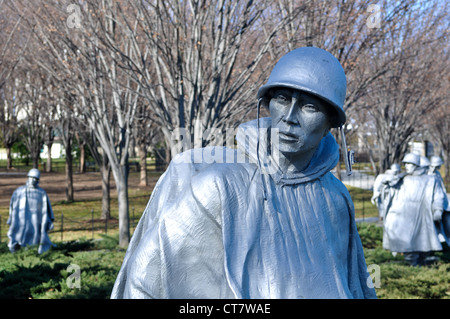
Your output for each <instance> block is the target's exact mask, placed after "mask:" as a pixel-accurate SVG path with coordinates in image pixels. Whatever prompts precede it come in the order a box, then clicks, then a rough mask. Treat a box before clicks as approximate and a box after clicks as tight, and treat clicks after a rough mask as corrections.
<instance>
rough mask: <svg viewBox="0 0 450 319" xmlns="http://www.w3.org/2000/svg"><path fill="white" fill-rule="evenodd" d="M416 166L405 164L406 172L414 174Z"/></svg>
mask: <svg viewBox="0 0 450 319" xmlns="http://www.w3.org/2000/svg"><path fill="white" fill-rule="evenodd" d="M416 167H417V166H416V165H414V164H412V163H405V170H406V173H407V174H412V173H413V172H414V171H415V170H416Z"/></svg>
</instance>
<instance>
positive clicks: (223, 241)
mask: <svg viewBox="0 0 450 319" xmlns="http://www.w3.org/2000/svg"><path fill="white" fill-rule="evenodd" d="M345 93H346V78H345V74H344V70H343V69H342V66H341V65H340V63H339V61H338V60H337V59H336V58H335V57H334V56H333V55H331V54H330V53H328V52H326V51H324V50H322V49H319V48H314V47H308V48H299V49H296V50H294V51H291V52H290V53H288V54H286V55H285V56H284V57H282V58H281V59H280V61H279V62H278V63H277V64H276V65H275V67H274V69H273V71H272V73H271V75H270V77H269V80H268V82H267V83H266V85H264V86H262V87H261V88H260V90H259V92H258V99H259V100H258V109H259V105H263V106H265V107H268V108H269V111H270V118H263V119H259V118H258V119H257V120H254V121H251V122H248V123H244V124H243V125H241V126H240V128H239V131H238V134H237V142H238V150H235V149H230V148H223V147H216V148H215V154H223V156H224V158H226V159H230V158H231V159H234V160H233V161H229V160H225V161H223V163H218V162H215V163H210V162H209V163H208V162H201V163H199V162H196V161H195V160H194V159H195V158H198V157H199V156H200V158H201V156H202V153H204V152H205V151H208V149H207V148H206V149H194V150H190V151H187V152H184V153H182V154H179V155H178V156H176V157H175V158H174V159H173V160H172V162H171V164H170V165H169V168H168V170H167V171H166V172H165V173H164V175H163V176H162V177H161V178H160V180H159V181H158V183H157V185H156V187H155V189H154V191H153V193H152V196H151V198H150V201H149V203H148V205H147V208H146V210H145V211H144V214H143V216H142V218H141V220H140V221H139V225H138V226H137V229H136V231H135V233H134V235H133V238H132V239H131V242H130V245H129V247H128V251H127V253H126V256H125V259H124V262H123V265H122V268H121V270H120V272H119V275H118V277H117V279H116V283H115V286H114V289H113V292H112V296H111V297H112V298H374V297H376V296H375V290H374V289H373V286H372V287H371V288H369V285H368V284H367V282H368V280H370V277H369V274H368V271H367V266H366V263H365V259H364V254H363V250H362V245H361V241H360V238H359V235H358V232H357V229H356V225H355V219H354V207H353V203H352V201H351V198H350V195H349V193H348V191H347V189H346V187H345V186H344V185H343V184H342V183H341V182H340V181H339V180H338V179H336V178H335V177H334V176H333V174H332V173H331V172H330V171H331V170H332V169H333V168H334V167H335V166H336V164H337V163H338V160H339V146H338V144H337V143H336V141H335V139H334V137H333V136H332V135H331V133H330V132H329V130H330V128H333V127H340V126H341V125H342V124H343V123H344V122H345V119H346V118H345V113H344V110H343V104H344V99H345ZM258 114H259V112H258ZM260 133H261V134H260ZM247 142H248V143H247ZM239 159H245V161H240V160H239Z"/></svg>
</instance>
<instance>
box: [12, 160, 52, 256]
mask: <svg viewBox="0 0 450 319" xmlns="http://www.w3.org/2000/svg"><path fill="white" fill-rule="evenodd" d="M27 177H28V179H27V183H26V185H24V186H20V187H19V188H17V189H16V190H15V191H14V193H13V195H12V197H11V201H10V205H9V218H8V221H7V224H8V225H10V226H9V230H8V238H9V243H8V247H9V250H10V251H11V252H12V253H14V252H16V251H17V250H19V249H20V248H21V247H24V246H27V245H39V246H38V253H39V254H42V253H43V252H45V251H47V250H48V249H49V248H50V247H51V246H53V244H52V242H51V241H50V238H49V237H48V231H49V230H52V229H53V220H54V217H53V210H52V206H51V204H50V200H49V198H48V196H47V193H46V192H45V190H43V189H42V188H41V187H39V186H38V184H39V178H40V172H39V170H38V169H36V168H33V169H31V170H30V171H29V172H28V176H27Z"/></svg>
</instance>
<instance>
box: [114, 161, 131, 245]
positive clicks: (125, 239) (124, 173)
mask: <svg viewBox="0 0 450 319" xmlns="http://www.w3.org/2000/svg"><path fill="white" fill-rule="evenodd" d="M112 169H113V173H114V175H115V181H116V187H117V199H118V202H119V246H120V247H124V248H126V247H127V246H128V243H129V241H130V219H129V212H128V164H126V165H125V166H122V165H121V166H119V167H116V168H114V167H112ZM114 170H116V171H115V172H114ZM119 170H120V172H119Z"/></svg>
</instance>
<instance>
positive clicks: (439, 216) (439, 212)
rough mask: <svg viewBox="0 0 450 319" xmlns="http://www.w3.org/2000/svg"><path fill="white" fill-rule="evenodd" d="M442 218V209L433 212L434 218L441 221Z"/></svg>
mask: <svg viewBox="0 0 450 319" xmlns="http://www.w3.org/2000/svg"><path fill="white" fill-rule="evenodd" d="M441 219H442V210H435V211H434V212H433V220H434V221H435V222H440V221H441Z"/></svg>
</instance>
